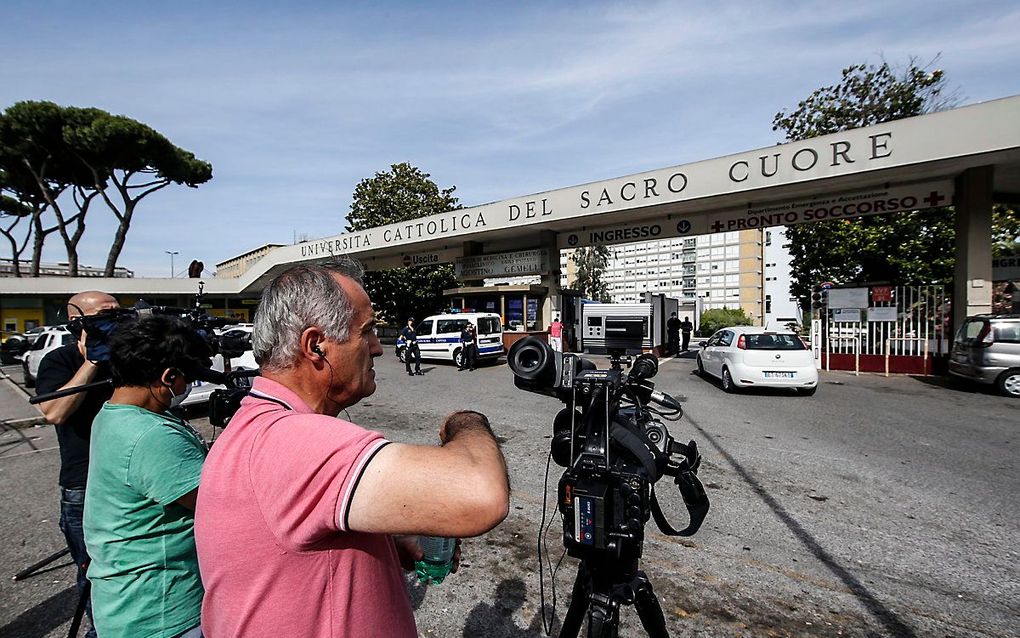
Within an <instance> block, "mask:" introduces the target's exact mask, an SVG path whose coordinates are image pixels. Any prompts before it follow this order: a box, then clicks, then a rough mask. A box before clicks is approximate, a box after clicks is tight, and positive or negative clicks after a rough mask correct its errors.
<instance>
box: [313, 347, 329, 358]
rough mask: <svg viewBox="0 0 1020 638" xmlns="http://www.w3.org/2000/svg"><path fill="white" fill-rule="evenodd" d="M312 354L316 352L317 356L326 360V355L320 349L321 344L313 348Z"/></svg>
mask: <svg viewBox="0 0 1020 638" xmlns="http://www.w3.org/2000/svg"><path fill="white" fill-rule="evenodd" d="M312 352H314V353H315V354H317V355H319V356H320V357H322V358H324V359H325V358H326V354H325V353H324V352H323V351H322V348H320V347H319V344H315V345H313V346H312Z"/></svg>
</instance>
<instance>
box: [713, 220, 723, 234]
mask: <svg viewBox="0 0 1020 638" xmlns="http://www.w3.org/2000/svg"><path fill="white" fill-rule="evenodd" d="M722 229H723V223H722V222H716V223H714V224H712V232H713V233H718V232H719V231H721V230H722Z"/></svg>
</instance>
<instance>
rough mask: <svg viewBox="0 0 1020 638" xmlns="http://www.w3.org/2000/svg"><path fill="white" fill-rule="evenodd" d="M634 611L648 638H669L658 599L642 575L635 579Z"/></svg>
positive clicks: (646, 578) (649, 583) (650, 584)
mask: <svg viewBox="0 0 1020 638" xmlns="http://www.w3.org/2000/svg"><path fill="white" fill-rule="evenodd" d="M634 609H636V610H637V613H638V618H640V619H641V626H642V627H644V628H645V632H647V633H648V638H669V632H668V631H667V630H666V618H665V617H664V616H663V615H662V607H661V606H660V605H659V599H658V598H656V597H655V592H654V591H653V590H652V583H651V582H649V580H648V577H647V576H645V575H644V573H639V574H638V577H637V578H636V579H635V587H634Z"/></svg>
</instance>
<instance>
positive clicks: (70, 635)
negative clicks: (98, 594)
mask: <svg viewBox="0 0 1020 638" xmlns="http://www.w3.org/2000/svg"><path fill="white" fill-rule="evenodd" d="M89 589H90V587H89V583H85V587H83V588H82V590H81V595H80V596H78V606H77V607H75V609H74V618H72V619H71V627H70V629H68V630H67V638H77V636H78V628H79V627H81V621H82V619H83V618H84V617H85V605H86V604H87V603H88V599H89Z"/></svg>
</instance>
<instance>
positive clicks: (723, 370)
mask: <svg viewBox="0 0 1020 638" xmlns="http://www.w3.org/2000/svg"><path fill="white" fill-rule="evenodd" d="M698 374H701V375H702V376H704V375H705V374H710V375H712V376H714V377H718V378H719V379H720V380H721V381H722V387H723V390H725V391H726V392H735V391H737V390H738V389H740V388H747V387H762V386H764V387H773V388H794V389H796V390H797V392H798V393H800V394H804V395H808V396H810V395H812V394H814V393H815V390H816V389H817V388H818V370H817V369H816V368H815V362H814V359H813V358H812V355H811V350H809V349H808V348H807V346H805V345H804V342H803V341H802V340H801V338H800V337H799V336H797V335H796V334H794V333H792V332H772V331H766V330H765V329H764V328H760V327H753V326H737V327H733V328H723V329H722V330H719V331H718V332H716V333H715V334H714V335H712V336H711V337H710V338H709V339H708V341H705V342H702V344H701V352H699V353H698Z"/></svg>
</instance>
